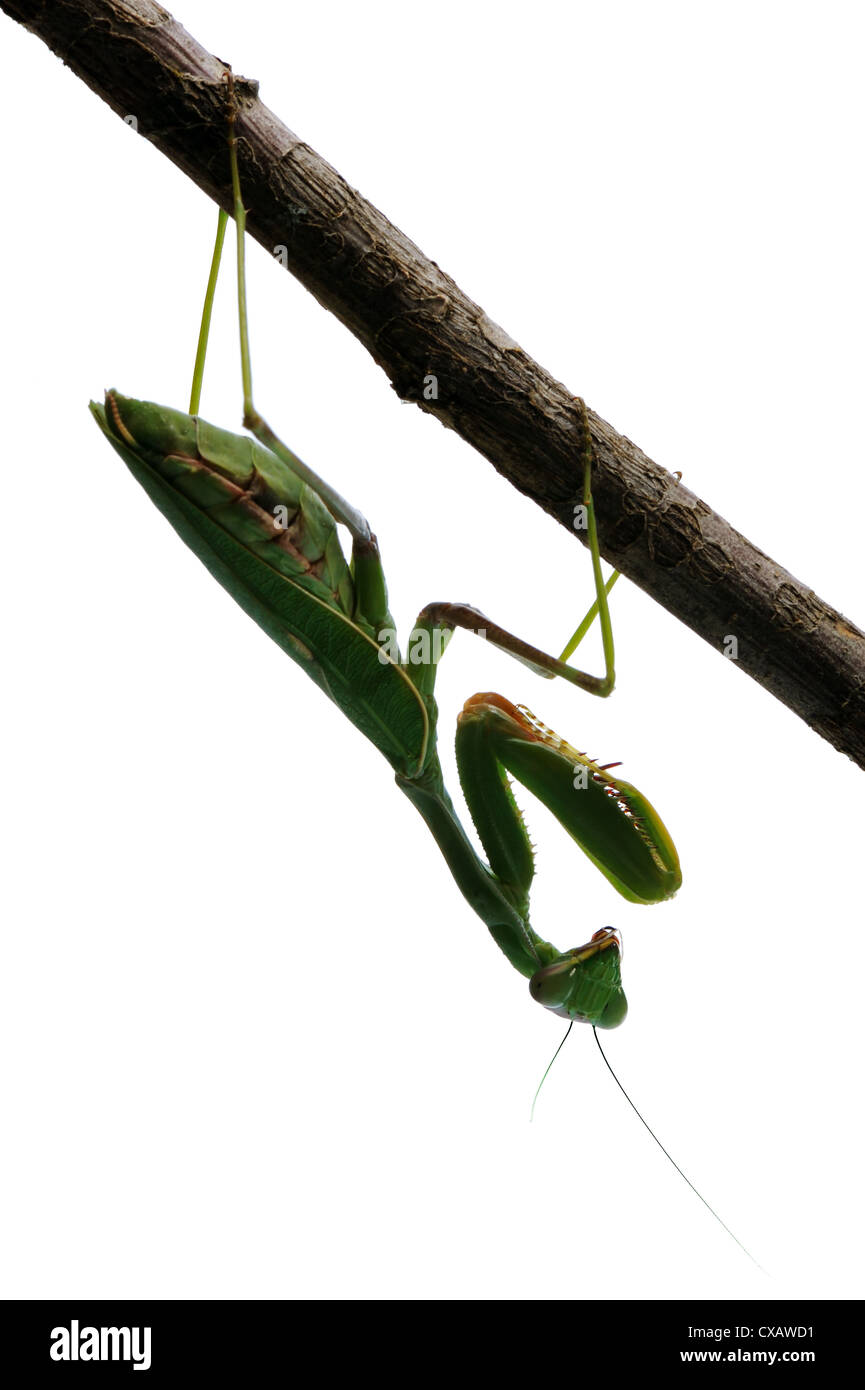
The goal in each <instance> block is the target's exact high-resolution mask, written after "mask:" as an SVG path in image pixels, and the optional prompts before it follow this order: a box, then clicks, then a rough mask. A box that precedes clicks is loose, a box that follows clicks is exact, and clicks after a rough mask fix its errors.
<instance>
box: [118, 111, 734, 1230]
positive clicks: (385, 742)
mask: <svg viewBox="0 0 865 1390" xmlns="http://www.w3.org/2000/svg"><path fill="white" fill-rule="evenodd" d="M228 143H229V153H230V163H231V176H232V188H233V198H234V216H235V222H236V228H237V276H238V303H239V320H240V345H241V364H242V376H243V394H244V419H243V423H244V426H245V428H246V429H248V430H249V431H250V432H251V434H252V435H254V437H255V438H254V439H251V438H249V436H248V435H243V436H241V435H236V434H232V433H229V432H228V431H225V430H222V429H219V428H217V427H215V426H213V425H210V424H208V423H207V422H206V421H204V420H202V419H201V418H200V417H199V416H198V413H197V411H198V403H199V397H200V388H201V377H202V372H203V364H204V355H205V352H206V345H207V337H208V328H209V320H210V308H211V305H212V299H213V291H214V286H215V281H216V275H217V273H218V266H219V257H220V250H221V245H222V239H223V236H224V230H225V225H226V214H225V213H222V212H221V213H220V222H219V230H218V234H217V244H216V248H215V250H214V258H213V265H212V268H211V276H210V282H209V285H208V292H207V296H206V299H205V309H204V315H203V320H202V331H201V335H200V339H199V350H198V355H197V359H196V368H195V372H194V377H193V388H192V396H191V401H190V410H189V412H188V413H183V412H181V411H178V410H173V409H170V408H168V407H163V406H159V405H155V404H153V403H150V402H142V401H138V400H134V399H131V398H128V397H124V396H121V395H119V394H118V393H117V392H116V391H109V392H107V393H106V398H105V403H104V405H99V404H95V403H91V409H92V411H93V414H94V416H95V417H96V419H97V421H98V423H99V425H100V427H101V429H102V430H103V432H104V433H105V435H106V436H107V438H108V439H109V441H110V442H111V444H112V445H113V447H114V448H115V449H116V450H117V452H118V453H119V454H120V455H121V457H122V458H123V459H124V461H125V462H126V464H127V465H128V467H129V468H130V470H131V472H132V473H133V475H134V477H135V478H136V479H137V481H138V482H139V483H140V484H141V485H142V487H143V488H144V489H145V491H146V492H147V493H148V495H149V496H150V497H151V499H152V500H153V501H154V502H155V504H156V505H157V507H158V508H159V509H160V511H162V513H163V514H164V515H165V516H166V518H167V519H168V520H169V521H170V522H171V524H172V525H173V526H174V528H175V530H176V531H177V532H178V533H179V535H180V536H181V538H182V539H183V540H184V541H185V542H186V543H187V545H189V546H190V548H191V549H192V550H193V551H194V552H195V553H196V554H197V555H198V556H199V558H200V559H201V560H202V561H203V562H204V564H205V565H206V566H207V568H208V569H209V570H210V572H211V574H213V575H214V577H215V578H216V579H218V580H219V582H220V583H221V584H222V585H223V587H224V588H226V589H227V590H228V592H229V593H230V594H231V595H232V597H233V598H234V599H235V600H236V601H237V602H238V603H239V604H240V606H241V607H242V608H244V610H245V611H246V612H247V613H248V614H249V615H250V616H251V617H253V618H254V619H255V621H256V622H257V623H258V624H259V626H261V627H262V628H263V629H264V631H265V632H267V633H268V635H269V636H270V637H272V638H273V640H274V641H275V642H276V643H277V644H278V645H279V646H280V647H281V648H282V650H283V651H285V652H286V653H287V654H288V655H289V656H291V657H292V658H293V660H295V661H296V662H297V663H298V664H299V665H300V666H302V667H303V668H304V669H305V670H306V671H307V673H308V674H309V675H310V676H311V677H312V679H313V680H314V681H315V682H316V683H317V684H318V685H319V686H320V687H321V688H322V689H323V690H324V691H325V693H326V694H327V695H328V696H329V697H330V698H331V699H332V700H333V701H334V702H335V703H336V704H337V705H338V706H339V707H340V709H342V711H343V712H344V713H345V714H346V715H347V716H348V718H349V719H350V720H351V721H352V722H353V723H354V724H355V725H356V726H357V727H358V728H359V729H360V730H361V732H363V733H364V734H365V735H366V736H367V737H368V738H369V739H370V740H371V741H372V742H373V743H374V744H375V746H376V747H377V748H378V749H379V751H380V752H381V753H383V754H384V756H385V757H386V758H387V759H388V761H389V762H390V764H391V766H392V767H393V769H394V772H395V775H396V781H397V785H398V786H399V787H400V789H401V790H402V791H403V792H404V793H405V795H406V796H407V797H408V798H409V800H410V801H412V803H413V804H414V805H415V806H416V808H417V809H418V811H419V812H420V814H421V816H422V817H423V819H424V821H425V822H426V824H427V825H428V826H429V828H430V830H431V832H432V834H433V836H434V838H435V840H436V842H437V844H438V846H439V848H440V849H441V851H442V853H443V855H444V857H445V860H446V862H447V864H448V867H449V868H450V870H451V873H452V875H453V877H454V879H455V881H456V883H457V885H458V886H459V888H460V890H461V892H462V893H463V895H464V897H465V898H466V900H467V901H468V902H469V903H470V905H471V906H472V907H473V908H474V910H475V912H476V913H477V914H478V915H479V916H480V917H481V918H482V920H483V921H484V922H485V923H486V925H487V927H488V929H489V931H490V933H491V935H492V936H493V938H494V939H495V941H496V942H497V944H498V945H499V947H500V948H501V950H502V951H503V952H504V954H505V955H506V956H507V958H508V960H509V961H510V962H511V964H512V965H513V966H514V967H515V969H517V970H518V971H519V972H520V974H522V975H524V976H525V977H527V978H528V979H529V981H530V991H531V994H532V997H533V998H534V999H536V1000H537V1001H538V1002H539V1003H541V1004H543V1005H544V1006H545V1007H546V1008H547V1009H549V1010H551V1011H552V1012H553V1013H555V1014H557V1015H560V1016H562V1017H564V1018H566V1019H568V1020H569V1022H570V1023H573V1022H574V1021H582V1022H587V1023H589V1024H591V1025H592V1026H593V1027H594V1028H614V1027H616V1026H618V1025H619V1024H620V1023H621V1022H622V1021H623V1020H624V1018H625V1015H626V1012H627V1003H626V999H625V995H624V991H623V989H622V982H621V966H620V957H621V945H620V937H619V934H618V932H616V931H615V930H613V929H612V928H610V927H604V928H602V929H601V930H599V931H596V932H595V933H594V934H593V935H592V937H591V939H590V940H589V941H588V942H587V943H585V944H584V945H581V946H578V947H576V948H573V949H571V950H567V951H564V952H561V951H559V950H557V949H556V948H555V947H554V946H552V945H551V944H550V943H549V942H548V941H546V940H544V939H542V938H541V937H540V936H539V935H538V933H536V932H535V930H534V929H533V927H532V926H531V924H530V920H529V891H530V887H531V882H532V877H533V872H534V866H533V854H532V848H531V844H530V842H529V839H528V836H527V833H526V830H525V826H524V824H523V820H522V815H521V813H520V811H519V809H518V808H517V805H516V802H515V800H514V797H513V793H512V791H511V786H510V781H509V777H508V774H510V775H511V776H513V777H515V778H517V779H518V780H519V781H520V782H521V783H522V784H523V785H524V786H525V787H526V788H528V789H529V790H530V791H531V792H532V793H534V794H535V795H536V796H538V798H539V799H540V800H541V801H542V802H543V803H544V804H545V805H546V806H548V807H549V809H550V810H551V811H552V812H553V814H554V815H555V816H556V818H557V819H558V820H559V822H560V823H561V825H562V826H563V827H564V828H565V829H566V830H567V831H568V833H569V834H570V835H571V836H572V837H573V839H574V840H576V842H577V843H578V845H579V846H580V848H581V849H582V850H583V851H584V853H585V854H586V855H587V857H588V858H589V859H590V860H592V862H593V863H594V864H595V865H596V866H597V867H598V868H599V869H600V871H601V872H602V873H603V874H604V875H605V876H606V878H607V879H608V880H609V881H610V883H611V884H612V885H613V887H614V888H616V889H617V891H618V892H619V893H620V894H621V895H622V896H623V897H625V898H626V899H628V900H629V901H632V902H640V903H656V902H661V901H663V900H664V899H666V898H669V897H671V896H672V895H673V894H674V893H675V892H676V890H677V889H678V888H679V886H680V884H681V872H680V868H679V861H678V856H677V854H676V850H675V848H674V845H673V842H672V840H671V838H670V836H669V834H668V832H667V830H666V829H665V827H664V825H663V822H662V821H661V819H660V817H659V816H658V814H657V812H656V811H655V810H654V808H653V807H652V805H651V804H650V802H649V801H648V800H647V799H646V798H645V797H644V796H643V795H642V794H641V793H640V792H639V791H638V790H637V789H636V788H635V787H633V786H631V785H630V784H629V783H627V782H625V781H623V780H622V779H621V778H619V777H617V776H614V775H612V773H611V771H610V769H611V768H612V767H615V766H617V764H608V765H606V766H599V765H598V764H597V763H595V762H594V761H593V760H591V759H590V758H588V757H587V756H586V755H585V754H584V753H581V752H578V751H577V750H576V749H575V748H573V747H571V746H570V745H569V744H568V743H566V742H565V741H564V740H563V739H560V738H559V737H558V736H557V735H555V734H553V733H552V731H551V730H549V729H548V728H546V726H545V725H543V724H542V723H541V721H540V720H538V719H536V718H535V717H534V716H533V715H532V714H531V713H530V712H529V711H528V710H526V709H525V708H524V707H522V706H516V705H514V704H512V703H511V702H510V701H509V700H507V699H505V698H504V697H503V696H501V695H498V694H493V693H483V694H477V695H474V696H472V697H471V698H470V699H469V700H468V701H467V702H466V704H465V706H464V708H463V711H462V713H461V714H460V716H459V719H458V725H457V734H456V754H457V763H458V768H459V775H460V781H461V785H462V790H463V793H464V796H465V800H466V803H467V805H468V807H469V811H470V813H471V816H472V819H473V821H474V824H475V827H476V829H477V832H478V836H479V838H480V841H481V843H482V845H483V848H484V850H485V852H486V854H487V856H488V860H489V862H488V863H484V861H483V860H482V859H481V858H480V857H479V855H478V854H477V853H476V851H475V849H474V847H473V846H472V844H471V842H470V840H469V838H468V836H467V835H466V832H465V830H464V828H463V826H462V825H461V823H460V821H459V818H458V816H457V813H456V811H455V809H454V806H453V803H452V801H451V799H450V797H449V795H448V792H447V790H446V788H445V786H444V781H443V777H442V771H441V767H440V763H439V759H438V756H437V752H436V725H437V707H436V702H435V698H434V686H435V678H436V670H437V664H438V661H439V659H440V658H441V656H442V654H443V652H444V650H445V648H446V646H447V643H448V641H449V639H450V637H451V635H452V633H453V631H454V630H455V629H456V628H457V627H462V628H465V629H466V630H468V631H471V632H475V633H476V634H478V635H480V636H483V637H484V638H485V639H486V640H487V641H489V642H492V643H493V644H494V645H495V646H497V647H499V648H501V649H502V650H503V651H505V652H507V653H509V654H510V655H512V656H514V657H515V658H516V659H517V660H519V661H521V662H522V663H523V664H525V665H527V666H529V667H530V668H531V669H532V670H533V671H535V672H536V673H537V674H540V675H542V676H545V677H547V678H553V677H555V676H560V677H562V678H563V679H565V680H568V681H570V682H571V683H572V684H574V685H576V686H579V687H580V688H581V689H583V690H586V691H588V692H589V693H591V694H595V695H598V696H601V697H604V696H607V695H609V694H610V693H611V691H612V689H613V686H614V682H615V676H614V652H613V639H612V629H611V622H610V614H609V607H608V602H607V595H608V591H609V589H610V588H611V587H612V584H613V582H614V581H615V578H616V577H617V576H616V575H615V573H614V574H613V575H612V576H611V578H610V579H609V580H608V581H607V582H606V584H605V582H604V580H603V576H602V572H601V562H600V552H599V546H598V537H597V529H596V525H595V517H594V508H593V503H592V495H591V463H592V457H591V443H590V436H589V432H588V423H587V419H586V412H585V407H584V406H583V404H582V402H581V401H579V400H577V410H578V414H579V417H580V419H581V422H582V429H581V431H580V437H579V438H578V440H577V441H576V444H575V474H576V476H577V478H578V480H579V481H580V482H581V485H582V493H581V495H582V507H583V509H584V518H585V523H586V531H587V540H588V546H589V551H590V554H591V560H592V571H593V577H594V584H595V590H596V601H595V604H594V605H593V607H592V608H591V609H590V611H589V613H587V614H586V617H585V619H584V620H583V622H582V623H581V624H580V626H579V627H578V628H577V631H576V632H575V633H574V636H573V637H572V639H571V641H570V642H569V644H568V646H567V647H566V649H565V651H564V652H563V653H562V656H561V657H558V658H557V657H553V656H550V655H548V654H547V653H545V652H543V651H540V650H539V649H538V648H536V647H533V646H531V645H530V644H528V643H527V642H525V641H523V640H521V639H520V638H518V637H516V636H514V635H513V634H512V633H510V632H508V631H507V630H506V629H504V628H502V627H500V626H498V625H497V624H495V623H493V622H492V621H491V620H489V619H487V618H486V617H484V615H483V614H482V613H480V612H478V611H477V610H476V609H474V608H472V607H470V606H468V605H465V604H461V603H451V602H441V603H433V604H430V605H428V606H427V607H425V608H424V609H423V610H422V611H421V613H420V614H419V616H418V619H417V621H416V624H415V626H414V628H413V630H412V632H411V635H410V637H409V641H408V646H407V648H406V652H405V654H404V655H403V654H401V653H400V651H399V648H398V646H397V644H396V639H395V632H394V623H393V619H392V617H391V615H390V612H389V610H388V601H387V591H386V586H385V580H384V574H383V570H382V565H381V559H380V555H379V549H378V543H377V541H376V538H375V536H374V535H373V533H372V531H371V529H370V527H369V524H368V523H367V521H366V520H365V518H364V517H363V516H362V515H361V514H360V513H359V512H358V511H356V509H355V508H354V507H352V506H350V505H349V504H348V503H347V502H346V501H345V500H344V499H343V498H342V497H340V496H339V494H338V493H337V492H335V491H334V489H333V488H331V487H330V486H329V485H328V484H327V483H325V482H324V480H323V479H321V478H319V477H318V476H317V474H315V473H314V472H313V471H312V470H311V469H310V468H308V467H307V465H306V464H304V463H303V462H302V461H301V460H300V459H298V458H297V456H296V455H295V454H293V453H292V452H291V450H289V449H288V448H287V447H286V446H285V445H284V444H283V443H282V441H281V440H280V439H279V438H278V437H277V436H276V435H275V434H274V432H273V431H272V430H271V428H270V427H269V425H268V424H267V423H266V421H265V420H264V419H263V418H262V417H261V415H260V414H259V413H258V411H257V410H256V408H255V405H254V403H253V397H252V379H251V367H250V354H249V342H248V331H247V313H246V289H245V262H244V233H245V212H244V208H243V203H242V199H241V193H240V180H239V172H238V157H237V136H236V130H235V111H234V97H233V93H232V95H231V97H230V116H229V142H228ZM337 524H341V525H344V526H345V527H346V528H347V530H348V532H349V534H350V536H351V540H352V557H351V562H350V564H349V563H347V561H346V559H345V557H344V555H343V552H342V549H341V547H340V544H339V539H338V534H337ZM596 616H597V617H598V618H599V622H600V629H601V635H602V640H603V650H604V659H605V672H604V675H603V676H593V675H590V674H588V673H587V672H584V671H580V670H576V669H574V668H572V667H571V666H569V665H568V664H567V658H568V657H569V656H570V655H571V654H572V653H573V651H574V650H575V649H576V648H577V646H578V645H579V643H580V641H581V640H582V638H583V636H584V635H585V633H586V632H587V631H588V629H589V627H590V626H591V624H592V622H593V621H594V618H595V617H596ZM638 1113H639V1112H638ZM641 1118H642V1117H641ZM665 1152H666V1151H665ZM668 1157H669V1155H668ZM680 1171H681V1170H680ZM683 1176H684V1175H683ZM698 1195H699V1194H698ZM722 1224H723V1223H722Z"/></svg>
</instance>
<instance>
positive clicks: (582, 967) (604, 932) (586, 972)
mask: <svg viewBox="0 0 865 1390" xmlns="http://www.w3.org/2000/svg"><path fill="white" fill-rule="evenodd" d="M621 949H622V941H621V937H620V936H619V933H618V932H617V931H614V929H613V928H612V927H603V928H602V929H601V931H598V932H595V935H594V936H593V937H592V939H591V941H589V942H588V943H587V944H586V945H585V946H577V947H576V948H575V949H574V950H572V951H565V952H564V953H563V954H562V955H561V956H559V957H557V959H555V960H554V961H552V963H551V964H550V965H545V966H542V967H541V969H540V970H536V971H535V973H534V975H533V976H532V978H531V980H530V981H529V992H530V993H531V996H532V998H533V999H534V1000H536V1001H537V1003H538V1004H543V1006H544V1008H545V1009H549V1010H550V1011H551V1012H552V1013H554V1014H558V1015H559V1017H560V1018H567V1019H569V1020H571V1021H577V1022H580V1023H590V1024H592V1025H593V1027H595V1028H618V1026H619V1024H620V1023H622V1022H624V1019H625V1015H626V1014H627V1012H628V1001H627V999H626V998H625V992H624V990H623V989H622V972H621V959H622V956H621Z"/></svg>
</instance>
